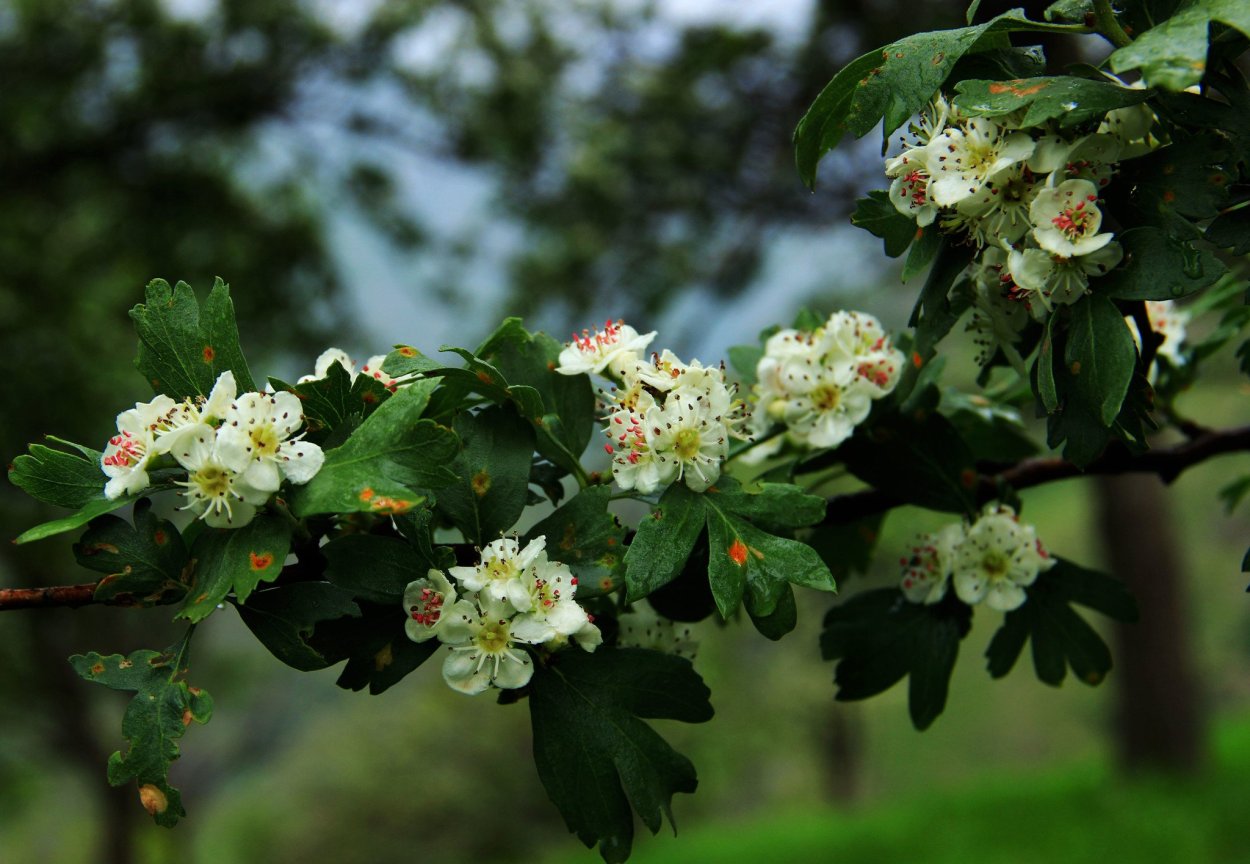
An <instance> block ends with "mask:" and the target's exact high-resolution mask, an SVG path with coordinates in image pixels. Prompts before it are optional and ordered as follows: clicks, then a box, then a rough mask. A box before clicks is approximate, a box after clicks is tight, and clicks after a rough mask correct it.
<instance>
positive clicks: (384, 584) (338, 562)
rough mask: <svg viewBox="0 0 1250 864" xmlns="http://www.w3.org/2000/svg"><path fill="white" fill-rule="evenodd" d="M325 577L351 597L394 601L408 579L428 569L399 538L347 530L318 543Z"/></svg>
mask: <svg viewBox="0 0 1250 864" xmlns="http://www.w3.org/2000/svg"><path fill="white" fill-rule="evenodd" d="M321 554H322V555H324V556H325V559H326V572H325V575H326V579H328V580H329V581H330V582H331V583H333V584H334V585H337V586H338V587H339V588H342V589H344V590H346V591H348V592H350V594H351V596H352V597H355V598H359V599H361V600H369V601H372V602H374V603H394V604H396V605H398V604H399V603H400V602H401V601H402V599H403V596H404V589H405V588H407V587H408V583H409V582H412V581H413V580H415V579H421V578H423V577H424V576H425V575H426V573H427V572H428V571H429V569H430V568H429V566H428V565H425V564H424V563H423V562H422V561H421V559H420V557H419V556H418V555H417V553H416V551H415V550H414V549H413V548H412V547H411V546H410V545H408V544H407V543H406V542H404V541H403V540H399V539H397V538H395V537H379V536H377V535H374V534H347V535H344V536H342V537H336V538H335V539H334V540H331V541H330V542H329V543H327V544H326V545H324V546H322V547H321Z"/></svg>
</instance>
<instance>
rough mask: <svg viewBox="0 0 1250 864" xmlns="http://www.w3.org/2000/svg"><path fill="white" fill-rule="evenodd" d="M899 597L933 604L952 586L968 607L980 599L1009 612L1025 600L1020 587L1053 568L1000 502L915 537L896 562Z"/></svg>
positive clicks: (1030, 532) (1052, 562) (1039, 546)
mask: <svg viewBox="0 0 1250 864" xmlns="http://www.w3.org/2000/svg"><path fill="white" fill-rule="evenodd" d="M899 563H900V565H901V566H902V568H903V578H902V589H903V594H904V596H906V597H907V599H908V600H910V601H912V602H913V603H937V602H938V601H940V600H941V599H942V598H943V597H945V596H946V592H947V589H948V588H949V586H950V585H951V584H952V583H953V584H954V586H955V595H956V596H957V597H959V599H960V600H962V601H963V602H965V603H967V604H968V605H970V606H974V605H976V604H978V603H980V602H981V601H983V600H984V601H985V605H986V606H989V607H990V608H991V609H997V610H999V611H1001V612H1010V611H1011V610H1012V609H1018V608H1019V607H1020V606H1021V605H1023V603H1024V600H1025V596H1026V595H1025V593H1024V589H1025V586H1028V585H1032V584H1033V582H1034V581H1035V580H1036V579H1037V574H1038V573H1041V572H1043V571H1046V570H1049V569H1050V568H1051V567H1053V566H1054V565H1055V559H1053V558H1051V557H1050V555H1049V554H1048V553H1047V552H1046V549H1045V548H1044V547H1043V546H1042V542H1041V541H1040V540H1038V539H1037V534H1036V532H1035V531H1034V530H1033V526H1032V525H1025V524H1022V523H1021V522H1020V520H1019V519H1018V518H1017V517H1016V513H1015V511H1014V510H1012V509H1011V508H1010V507H1008V506H1006V505H1005V504H990V505H987V506H986V507H985V509H984V510H982V511H981V515H980V516H979V517H978V518H977V520H976V521H975V522H973V523H972V524H970V525H967V524H962V523H957V524H953V525H947V526H945V527H944V528H942V529H941V530H939V531H937V532H936V533H933V534H924V535H921V536H920V538H919V539H918V541H917V543H916V545H915V546H914V547H913V548H912V552H911V555H909V556H907V557H904V558H903V559H901V560H900V562H899Z"/></svg>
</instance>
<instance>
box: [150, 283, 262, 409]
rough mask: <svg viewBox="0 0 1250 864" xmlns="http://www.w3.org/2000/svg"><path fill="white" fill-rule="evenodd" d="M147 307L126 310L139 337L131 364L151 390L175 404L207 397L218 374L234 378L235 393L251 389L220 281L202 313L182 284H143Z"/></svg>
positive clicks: (231, 311)
mask: <svg viewBox="0 0 1250 864" xmlns="http://www.w3.org/2000/svg"><path fill="white" fill-rule="evenodd" d="M145 299H146V302H144V303H140V304H139V305H137V306H135V307H134V308H133V309H131V310H130V317H131V320H133V321H134V324H135V331H136V332H137V333H138V336H139V355H138V357H137V358H136V360H135V365H136V366H137V367H138V369H139V371H140V372H142V373H143V375H144V377H146V378H147V379H148V383H149V384H151V385H152V389H153V390H155V391H156V392H157V393H164V394H165V395H166V396H170V397H172V398H173V399H175V400H178V399H185V398H187V397H195V396H207V395H208V394H209V392H210V391H211V390H212V388H213V384H214V382H216V380H217V377H218V376H219V375H221V373H223V372H225V371H227V370H229V371H232V372H233V373H234V379H235V382H236V383H237V384H238V387H239V391H240V392H247V391H250V390H254V389H256V388H255V385H254V384H253V382H252V374H251V372H249V371H248V368H247V364H246V363H245V362H244V360H243V352H242V350H241V349H240V348H239V334H238V330H237V329H236V327H235V324H234V306H233V304H232V303H231V301H230V289H229V288H228V287H227V286H226V284H225V283H224V282H222V281H221V280H220V279H218V280H217V282H216V283H215V284H214V285H213V290H212V291H211V292H209V296H208V299H207V300H205V302H204V307H203V310H201V308H200V304H199V303H198V302H197V300H196V299H195V292H194V291H192V290H191V286H190V285H188V284H186V283H185V282H179V283H178V284H177V285H176V286H174V287H173V288H172V289H171V288H170V287H169V283H168V282H166V281H165V280H164V279H154V280H153V281H152V282H150V283H148V287H147V291H146V297H145Z"/></svg>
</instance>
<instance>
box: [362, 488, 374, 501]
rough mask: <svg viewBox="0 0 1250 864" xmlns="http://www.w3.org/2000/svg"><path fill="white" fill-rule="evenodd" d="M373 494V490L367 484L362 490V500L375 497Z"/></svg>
mask: <svg viewBox="0 0 1250 864" xmlns="http://www.w3.org/2000/svg"><path fill="white" fill-rule="evenodd" d="M373 494H374V493H373V490H372V489H370V488H369V487H368V486H366V487H365V488H364V489H361V490H360V500H361V501H369V500H370V499H372V498H373Z"/></svg>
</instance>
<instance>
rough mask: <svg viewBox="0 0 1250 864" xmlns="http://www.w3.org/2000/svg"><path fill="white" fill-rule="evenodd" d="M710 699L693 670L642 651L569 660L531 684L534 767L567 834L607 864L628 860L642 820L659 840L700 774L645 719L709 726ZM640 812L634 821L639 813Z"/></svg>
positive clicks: (561, 658) (554, 661)
mask: <svg viewBox="0 0 1250 864" xmlns="http://www.w3.org/2000/svg"><path fill="white" fill-rule="evenodd" d="M709 695H710V694H709V692H708V689H707V687H706V686H705V685H704V684H703V681H702V680H701V679H700V678H699V676H698V675H697V674H696V673H695V671H694V669H693V668H692V667H691V665H690V662H689V661H688V660H685V659H683V658H680V657H674V656H672V655H668V654H661V653H659V652H655V651H646V650H642V649H636V648H630V649H613V648H608V647H602V648H600V649H599V650H597V651H596V652H594V653H593V654H587V653H583V652H581V651H564V652H561V653H559V654H556V655H554V656H553V657H552V658H551V660H550V661H549V662H548V663H547V664H545V665H538V666H537V667H536V668H535V670H534V677H533V679H532V681H531V682H530V700H529V701H530V720H531V724H532V728H533V733H534V763H535V765H536V766H537V768H538V776H539V779H540V780H542V784H543V787H544V788H545V789H546V790H547V794H548V796H549V797H550V798H551V801H552V803H554V804H555V805H556V807H557V808H558V809H559V810H560V813H561V815H563V816H564V820H565V823H566V824H567V825H568V827H569V830H570V831H572V832H573V833H575V834H576V835H577V837H578V839H580V840H581V841H582V842H583V843H585V844H586V845H587V846H588V847H590V846H594V845H595V844H598V846H599V853H600V855H602V856H603V859H604V861H606V862H620V861H624V860H626V859H627V858H628V857H629V853H630V849H631V847H632V845H633V836H634V817H633V813H637V814H638V817H639V818H640V819H641V820H642V822H643V824H644V825H646V826H647V828H649V829H650V830H651V832H652V833H653V834H654V833H656V832H658V831H659V830H660V825H661V823H662V819H663V818H664V817H667V818H668V821H669V823H670V824H672V822H673V815H672V797H673V795H674V793H677V792H687V793H689V792H694V790H695V787H696V786H697V785H698V780H697V778H696V775H695V770H694V766H693V765H691V764H690V761H689V760H688V759H686V758H685V757H684V756H682V755H681V754H679V753H677V752H676V751H674V750H673V749H672V747H670V746H669V745H668V744H667V743H666V742H665V741H664V739H662V738H661V737H660V736H659V735H657V734H656V733H655V731H654V730H652V729H651V727H650V726H648V725H647V724H646V723H644V722H643V719H644V718H663V719H671V720H681V721H683V722H686V723H702V722H705V721H707V720H709V719H711V717H712V706H711V704H710V703H709V702H708V696H709ZM631 811H632V812H631Z"/></svg>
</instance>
